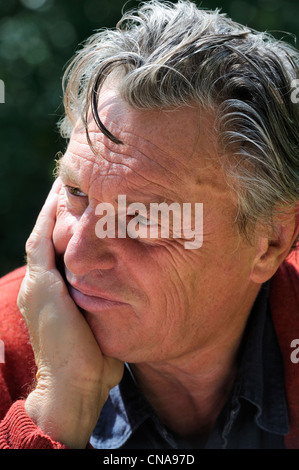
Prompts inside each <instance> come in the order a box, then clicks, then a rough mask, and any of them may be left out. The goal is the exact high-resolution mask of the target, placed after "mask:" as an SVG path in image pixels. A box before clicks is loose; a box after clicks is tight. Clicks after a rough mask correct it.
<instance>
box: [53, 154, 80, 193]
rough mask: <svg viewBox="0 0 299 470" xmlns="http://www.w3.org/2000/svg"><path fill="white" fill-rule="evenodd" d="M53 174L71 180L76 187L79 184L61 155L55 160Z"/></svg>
mask: <svg viewBox="0 0 299 470" xmlns="http://www.w3.org/2000/svg"><path fill="white" fill-rule="evenodd" d="M55 175H56V177H59V176H60V178H62V179H64V180H68V181H71V182H72V183H73V184H75V185H76V186H78V187H79V186H80V185H79V183H78V180H77V178H76V176H75V174H74V173H73V171H72V169H71V168H70V167H69V166H67V165H66V164H65V160H64V159H63V156H62V157H60V159H59V160H57V161H56V167H55Z"/></svg>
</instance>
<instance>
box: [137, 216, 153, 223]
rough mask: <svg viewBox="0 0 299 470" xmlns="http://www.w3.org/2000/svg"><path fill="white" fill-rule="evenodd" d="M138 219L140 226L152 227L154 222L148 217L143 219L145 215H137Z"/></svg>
mask: <svg viewBox="0 0 299 470" xmlns="http://www.w3.org/2000/svg"><path fill="white" fill-rule="evenodd" d="M136 218H137V219H138V223H139V224H140V225H152V221H151V220H150V219H148V218H147V217H143V215H140V214H136Z"/></svg>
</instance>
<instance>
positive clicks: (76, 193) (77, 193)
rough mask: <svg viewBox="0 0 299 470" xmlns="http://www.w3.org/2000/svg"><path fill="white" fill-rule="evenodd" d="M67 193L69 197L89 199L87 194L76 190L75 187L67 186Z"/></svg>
mask: <svg viewBox="0 0 299 470" xmlns="http://www.w3.org/2000/svg"><path fill="white" fill-rule="evenodd" d="M65 188H66V191H67V193H68V194H69V195H71V196H75V197H87V194H85V193H83V191H81V190H80V189H79V188H75V187H74V186H69V185H65Z"/></svg>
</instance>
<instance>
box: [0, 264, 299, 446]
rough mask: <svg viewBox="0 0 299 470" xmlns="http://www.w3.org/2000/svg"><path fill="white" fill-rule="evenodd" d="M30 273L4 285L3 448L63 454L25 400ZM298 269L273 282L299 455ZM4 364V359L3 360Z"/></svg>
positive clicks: (30, 370)
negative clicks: (24, 299)
mask: <svg viewBox="0 0 299 470" xmlns="http://www.w3.org/2000/svg"><path fill="white" fill-rule="evenodd" d="M24 272H25V268H20V269H17V270H15V271H13V272H12V273H10V274H8V275H7V276H5V277H4V278H2V279H1V280H0V340H2V341H3V343H4V345H5V362H4V363H0V393H1V396H0V448H2V449H63V448H65V447H64V446H63V445H62V444H61V443H59V442H55V441H53V440H52V439H51V438H50V437H49V436H47V435H45V434H44V433H43V432H42V431H41V430H40V429H39V428H38V427H37V426H36V425H35V424H34V423H33V421H32V420H31V419H30V418H29V416H28V415H27V414H26V412H25V409H24V402H25V397H26V396H27V395H28V393H29V391H30V389H31V388H32V387H33V383H34V376H35V371H36V368H35V363H34V357H33V352H32V349H31V346H30V343H29V337H28V333H27V329H26V326H25V325H24V322H23V319H22V318H21V315H20V313H19V310H18V308H17V305H16V299H17V295H18V291H19V288H20V284H21V282H22V279H23V276H24ZM298 281H299V263H297V262H296V258H295V256H294V255H292V256H291V257H290V258H289V259H288V261H285V262H284V263H283V265H282V266H281V267H280V269H279V271H278V272H277V274H276V275H275V276H274V278H273V280H272V282H271V298H270V301H271V310H272V315H273V320H274V325H275V328H276V331H277V334H278V340H279V343H280V347H281V351H282V354H283V358H284V364H285V382H286V388H287V397H288V403H289V415H290V433H289V434H288V435H287V436H286V437H285V443H286V446H287V447H288V448H292V449H299V403H298V402H297V399H296V398H297V396H298V390H299V363H298V364H294V363H292V361H291V360H290V354H291V348H290V344H291V341H292V340H293V339H295V338H298V339H299V282H298ZM0 358H1V356H0Z"/></svg>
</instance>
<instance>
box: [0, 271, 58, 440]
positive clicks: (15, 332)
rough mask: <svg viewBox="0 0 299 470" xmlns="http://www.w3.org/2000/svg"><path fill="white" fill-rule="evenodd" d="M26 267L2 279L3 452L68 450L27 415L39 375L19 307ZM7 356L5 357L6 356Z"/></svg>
mask: <svg viewBox="0 0 299 470" xmlns="http://www.w3.org/2000/svg"><path fill="white" fill-rule="evenodd" d="M24 274H25V267H23V268H20V269H17V270H15V271H13V272H12V273H10V274H8V275H7V276H5V277H3V278H2V279H0V340H1V345H3V349H4V355H3V354H2V355H1V358H0V449H64V448H65V446H63V445H62V444H61V443H59V442H55V441H53V440H52V439H51V438H50V437H49V436H47V435H45V434H44V433H43V431H42V430H41V429H39V428H38V427H37V426H36V425H35V423H34V422H33V421H32V420H31V419H30V418H29V416H28V415H27V413H26V411H25V408H24V404H25V398H26V396H27V395H28V393H29V392H30V390H32V388H33V386H34V385H33V384H34V377H35V372H36V367H35V362H34V355H33V352H32V348H31V345H30V341H29V335H28V332H27V328H26V326H25V324H24V321H23V319H22V317H21V314H20V312H19V309H18V307H17V296H18V292H19V289H20V285H21V282H22V279H23V277H24ZM3 356H4V357H3Z"/></svg>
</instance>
